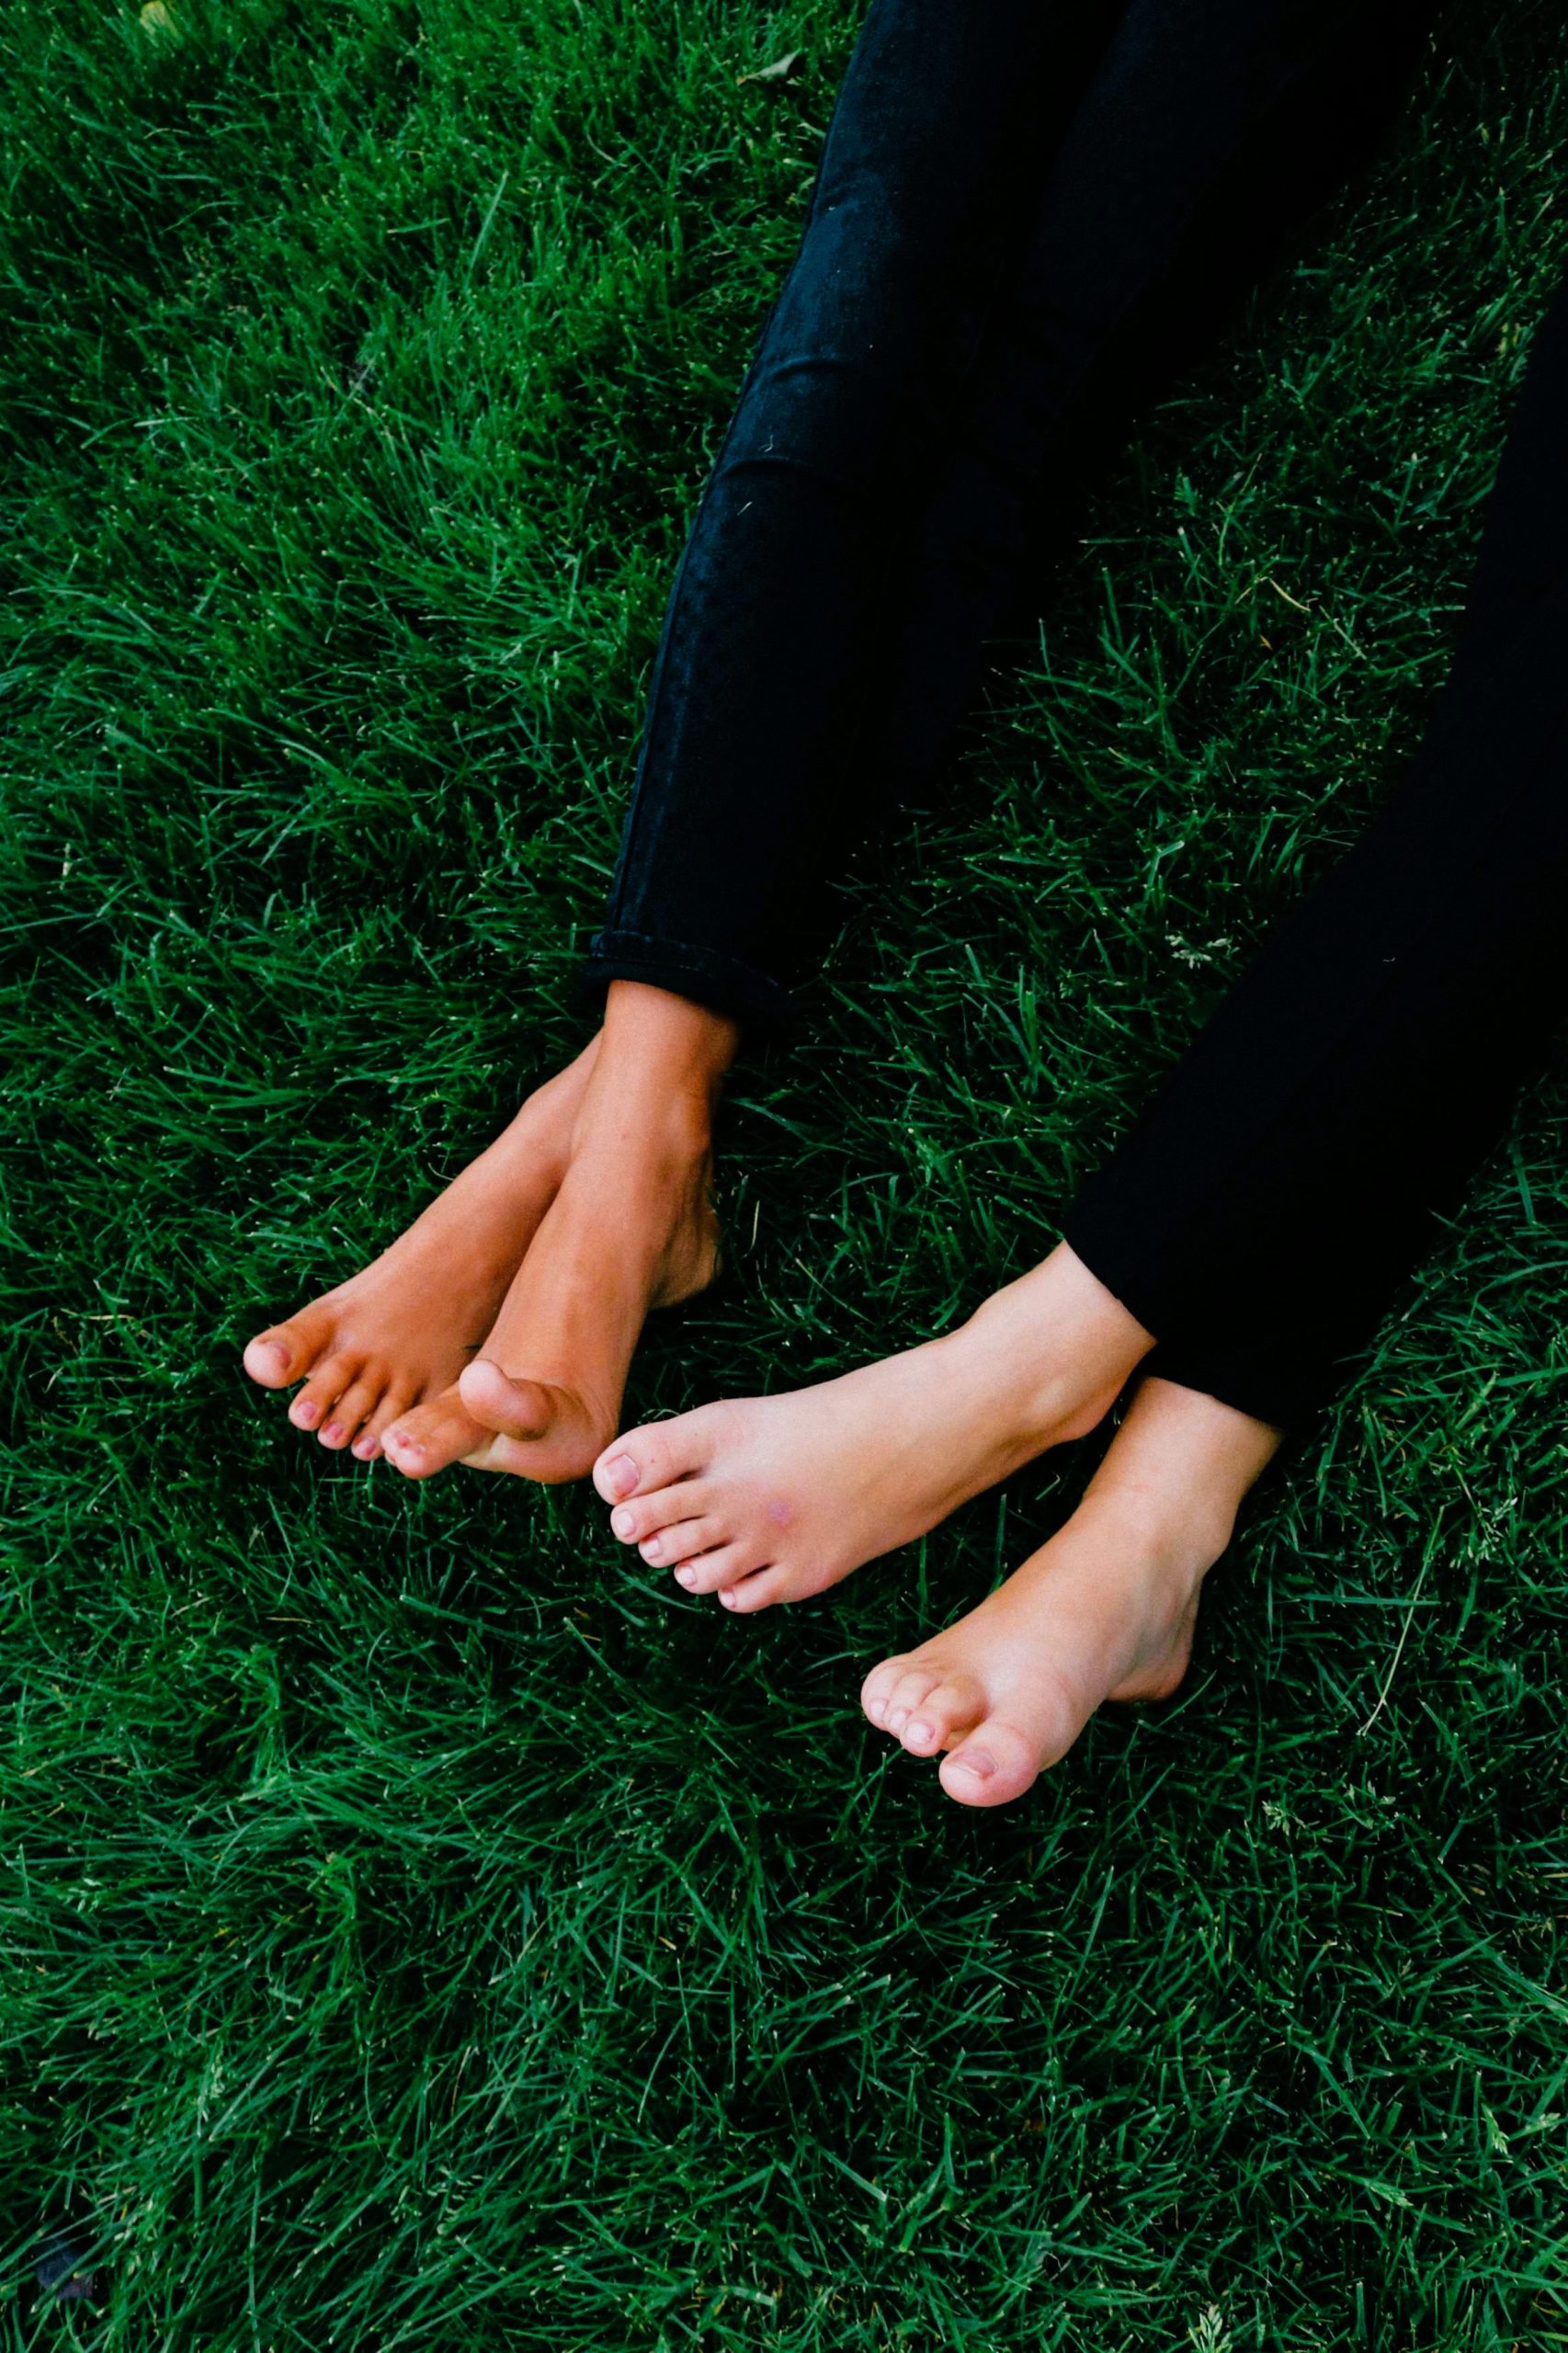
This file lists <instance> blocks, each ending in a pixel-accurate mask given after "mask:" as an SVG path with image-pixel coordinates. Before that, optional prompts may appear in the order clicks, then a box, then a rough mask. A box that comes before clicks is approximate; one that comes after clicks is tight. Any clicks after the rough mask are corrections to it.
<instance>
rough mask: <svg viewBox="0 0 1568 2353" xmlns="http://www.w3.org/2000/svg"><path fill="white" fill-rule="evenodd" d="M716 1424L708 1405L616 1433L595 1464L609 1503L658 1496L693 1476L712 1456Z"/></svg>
mask: <svg viewBox="0 0 1568 2353" xmlns="http://www.w3.org/2000/svg"><path fill="white" fill-rule="evenodd" d="M711 1435H712V1425H711V1422H710V1418H709V1415H708V1409H707V1408H706V1407H703V1406H699V1408H698V1410H697V1412H696V1413H695V1414H677V1415H676V1417H675V1419H674V1420H673V1421H668V1422H647V1423H645V1424H644V1425H643V1427H642V1428H641V1429H636V1430H629V1431H628V1432H627V1433H626V1435H625V1436H624V1437H622V1438H611V1440H610V1442H609V1444H608V1446H607V1447H606V1449H605V1450H604V1452H603V1453H602V1454H601V1455H600V1456H599V1459H598V1461H597V1462H596V1463H595V1465H594V1484H595V1486H596V1487H597V1489H598V1491H599V1493H600V1495H602V1496H603V1497H604V1499H605V1501H606V1503H607V1504H622V1503H625V1502H626V1501H627V1500H628V1498H629V1497H631V1496H632V1495H652V1494H653V1491H654V1490H655V1489H656V1488H659V1487H667V1486H669V1485H670V1484H671V1483H672V1482H673V1481H675V1480H676V1479H687V1478H689V1477H690V1476H691V1474H692V1472H694V1471H700V1470H702V1469H703V1468H704V1466H705V1465H706V1462H707V1460H708V1449H709V1441H710V1438H711Z"/></svg>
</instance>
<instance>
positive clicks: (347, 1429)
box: [316, 1372, 386, 1452]
mask: <svg viewBox="0 0 1568 2353" xmlns="http://www.w3.org/2000/svg"><path fill="white" fill-rule="evenodd" d="M385 1386H386V1383H385V1381H382V1380H381V1377H380V1375H379V1374H369V1373H363V1372H362V1373H361V1374H360V1375H359V1378H358V1381H354V1382H353V1383H351V1385H350V1386H349V1387H348V1388H347V1390H346V1391H345V1392H344V1393H343V1395H342V1396H341V1397H340V1398H339V1399H338V1400H337V1403H336V1404H335V1405H334V1407H333V1409H332V1411H331V1413H330V1414H329V1415H327V1418H326V1420H325V1421H324V1423H323V1424H322V1426H321V1427H320V1429H319V1430H318V1431H317V1432H316V1436H317V1438H319V1439H320V1440H321V1443H322V1444H323V1446H329V1447H331V1448H332V1449H333V1450H334V1452H336V1450H337V1449H339V1448H341V1447H345V1446H347V1444H348V1442H349V1440H350V1439H351V1438H354V1437H355V1436H356V1435H357V1434H358V1428H359V1425H360V1423H361V1422H366V1421H369V1417H370V1415H372V1414H373V1413H374V1412H375V1410H376V1407H377V1405H378V1404H380V1402H381V1392H382V1390H383V1389H384V1388H385Z"/></svg>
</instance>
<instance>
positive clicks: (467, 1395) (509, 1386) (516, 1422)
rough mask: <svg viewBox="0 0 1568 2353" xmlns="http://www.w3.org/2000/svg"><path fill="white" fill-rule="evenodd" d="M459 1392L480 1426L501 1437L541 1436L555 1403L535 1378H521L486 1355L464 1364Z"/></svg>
mask: <svg viewBox="0 0 1568 2353" xmlns="http://www.w3.org/2000/svg"><path fill="white" fill-rule="evenodd" d="M458 1394H459V1395H460V1397H461V1399H462V1402H463V1404H464V1405H465V1406H466V1407H467V1409H468V1411H469V1413H470V1414H471V1415H472V1417H473V1419H474V1420H475V1421H476V1422H477V1423H478V1424H479V1425H480V1427H481V1428H482V1429H486V1430H493V1431H495V1432H497V1433H498V1434H499V1435H500V1436H501V1437H503V1438H542V1437H543V1436H544V1434H545V1432H546V1430H548V1429H549V1427H550V1426H551V1422H552V1421H553V1420H554V1418H555V1404H554V1400H553V1399H552V1398H551V1393H550V1392H549V1390H548V1389H546V1388H544V1387H543V1386H542V1384H541V1383H540V1382H539V1381H522V1380H518V1379H517V1378H516V1377H515V1376H514V1375H513V1374H511V1373H509V1372H504V1371H503V1370H502V1369H501V1367H500V1366H499V1365H498V1364H496V1363H494V1361H493V1359H492V1358H489V1357H480V1358H476V1360H475V1361H474V1362H473V1363H472V1364H468V1365H464V1367H463V1369H462V1371H461V1372H460V1374H459V1376H458Z"/></svg>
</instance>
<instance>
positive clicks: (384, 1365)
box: [244, 1038, 599, 1462]
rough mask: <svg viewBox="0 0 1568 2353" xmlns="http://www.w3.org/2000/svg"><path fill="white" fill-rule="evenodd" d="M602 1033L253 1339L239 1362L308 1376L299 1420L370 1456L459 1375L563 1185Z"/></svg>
mask: <svg viewBox="0 0 1568 2353" xmlns="http://www.w3.org/2000/svg"><path fill="white" fill-rule="evenodd" d="M598 1044H599V1040H598V1039H597V1038H595V1039H594V1040H592V1041H591V1042H590V1043H589V1044H588V1045H587V1046H585V1048H584V1050H583V1051H582V1052H581V1053H580V1054H579V1055H578V1056H577V1058H576V1060H575V1061H574V1062H573V1063H570V1064H569V1065H568V1067H567V1068H566V1069H565V1070H563V1071H560V1072H558V1073H557V1074H556V1075H555V1076H554V1077H553V1078H551V1079H550V1080H548V1081H547V1082H546V1084H545V1085H544V1086H541V1087H540V1088H539V1089H538V1090H537V1091H536V1092H535V1093H534V1094H532V1095H530V1096H529V1097H528V1101H527V1102H526V1103H525V1104H524V1105H523V1108H522V1109H521V1110H520V1111H519V1112H518V1113H517V1117H516V1119H515V1120H513V1121H512V1122H511V1125H510V1126H509V1127H508V1128H506V1130H505V1131H504V1132H503V1133H502V1134H501V1135H499V1136H497V1138H496V1139H495V1142H494V1143H493V1144H491V1145H490V1146H489V1148H488V1150H487V1151H484V1152H483V1153H481V1154H480V1155H479V1158H478V1159H477V1160H475V1161H472V1162H471V1163H470V1164H469V1165H468V1167H466V1168H465V1169H464V1170H463V1172H462V1174H461V1176H459V1177H457V1178H456V1180H455V1181H454V1182H453V1183H452V1184H450V1185H449V1186H448V1188H447V1189H446V1191H445V1192H444V1193H442V1194H441V1195H440V1196H439V1198H438V1199H436V1200H434V1201H432V1202H431V1204H430V1206H429V1208H428V1209H427V1210H426V1211H424V1212H423V1214H422V1215H421V1216H419V1217H417V1218H416V1219H415V1222H414V1223H413V1224H412V1225H411V1226H410V1227H409V1228H408V1230H407V1232H406V1233H402V1234H400V1235H399V1236H398V1238H397V1240H396V1241H395V1242H394V1243H393V1244H392V1247H391V1248H390V1249H388V1250H383V1251H382V1253H381V1256H380V1257H379V1258H376V1259H373V1260H372V1261H371V1263H370V1265H369V1266H368V1267H364V1268H363V1269H362V1271H361V1272H360V1273H358V1274H357V1275H353V1276H351V1277H350V1278H349V1279H348V1280H347V1282H345V1283H339V1284H338V1286H337V1288H336V1290H329V1291H327V1292H325V1293H324V1295H323V1297H321V1298H320V1299H317V1300H313V1301H312V1303H311V1304H310V1306H308V1307H303V1308H301V1310H300V1312H299V1313H298V1314H296V1315H291V1316H290V1318H289V1320H288V1321H287V1323H284V1324H268V1326H267V1329H266V1331H264V1332H258V1333H257V1334H256V1337H255V1338H254V1339H253V1340H252V1341H251V1342H250V1343H249V1345H248V1346H247V1347H246V1349H245V1352H244V1369H245V1370H246V1371H247V1372H248V1373H249V1375H250V1377H251V1379H252V1380H253V1381H259V1382H260V1383H261V1385H262V1387H263V1388H264V1389H286V1388H289V1387H290V1386H291V1385H292V1383H293V1382H295V1381H303V1382H304V1386H303V1388H302V1389H301V1391H300V1393H299V1395H298V1396H297V1397H296V1398H295V1399H294V1401H293V1403H292V1404H290V1408H289V1419H290V1421H291V1422H292V1423H293V1424H294V1426H295V1427H296V1428H297V1429H301V1430H313V1431H314V1432H315V1434H316V1437H317V1438H319V1439H320V1441H321V1443H322V1445H323V1446H325V1447H329V1448H331V1449H333V1450H334V1451H337V1450H340V1449H342V1448H344V1447H347V1449H349V1451H350V1452H351V1453H352V1454H354V1455H357V1456H358V1459H359V1461H362V1462H369V1461H372V1460H373V1459H374V1457H375V1456H376V1455H378V1454H379V1453H381V1448H382V1443H383V1440H384V1437H385V1433H386V1430H387V1428H388V1427H389V1426H390V1425H391V1423H392V1422H393V1421H394V1420H395V1419H396V1417H397V1415H400V1414H403V1413H405V1412H406V1411H407V1410H408V1409H409V1407H410V1406H412V1405H414V1404H415V1403H416V1401H417V1400H419V1399H420V1398H424V1397H429V1396H434V1395H437V1394H438V1393H439V1392H442V1391H444V1390H446V1389H448V1388H449V1387H450V1386H451V1384H452V1383H453V1382H454V1381H456V1380H457V1377H458V1375H459V1373H460V1371H461V1370H462V1368H463V1366H464V1365H465V1364H466V1363H467V1362H468V1361H469V1358H470V1357H471V1356H472V1353H473V1351H474V1349H475V1348H476V1347H478V1346H479V1344H480V1342H481V1341H482V1340H483V1337H484V1336H485V1334H486V1333H487V1332H488V1331H489V1329H490V1327H491V1324H493V1323H494V1318H495V1314H496V1311H497V1310H498V1308H499V1307H500V1305H501V1302H502V1301H503V1299H504V1298H505V1297H506V1286H507V1284H508V1283H509V1282H510V1281H511V1279H512V1277H513V1276H514V1274H516V1272H517V1267H518V1265H519V1264H520V1262H521V1260H522V1256H523V1253H524V1252H525V1250H526V1249H527V1248H528V1244H529V1243H530V1242H531V1241H532V1239H533V1237H534V1234H535V1233H536V1232H537V1231H538V1228H539V1225H540V1220H541V1219H542V1218H543V1217H544V1214H545V1212H546V1211H547V1210H548V1209H549V1207H550V1205H551V1201H552V1200H553V1199H554V1198H555V1195H556V1192H557V1190H558V1188H559V1187H560V1185H561V1181H562V1176H564V1174H565V1170H566V1165H567V1160H568V1158H569V1156H570V1151H571V1141H572V1131H573V1128H574V1123H575V1120H576V1119H577V1115H578V1113H579V1111H580V1110H581V1108H582V1105H583V1100H584V1097H585V1094H586V1091H587V1086H588V1079H589V1074H590V1073H591V1072H592V1070H593V1067H594V1064H595V1062H596V1060H597V1053H598Z"/></svg>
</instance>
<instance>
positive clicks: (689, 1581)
mask: <svg viewBox="0 0 1568 2353" xmlns="http://www.w3.org/2000/svg"><path fill="white" fill-rule="evenodd" d="M696 1583H697V1571H696V1570H695V1569H677V1570H676V1585H683V1586H685V1587H686V1589H687V1593H689V1592H690V1591H691V1588H692V1586H694V1585H695V1584H696Z"/></svg>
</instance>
